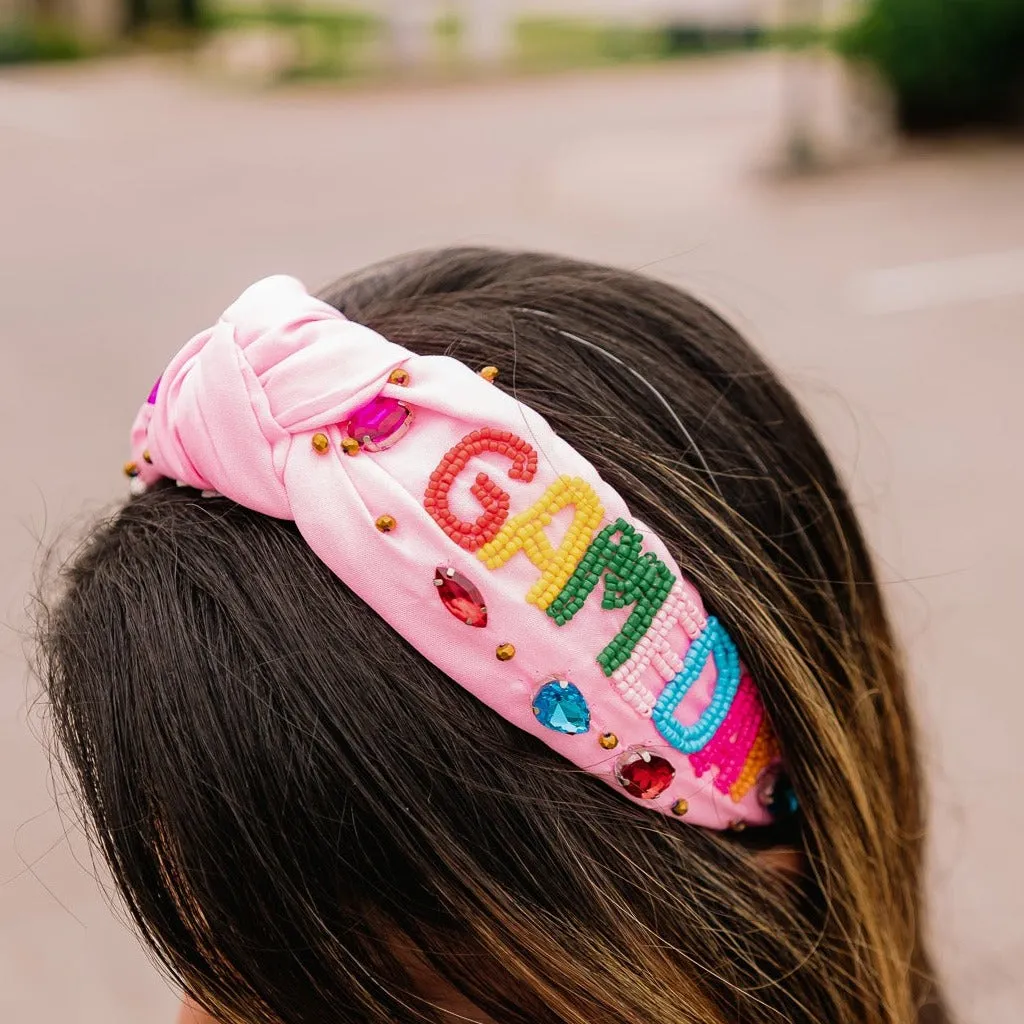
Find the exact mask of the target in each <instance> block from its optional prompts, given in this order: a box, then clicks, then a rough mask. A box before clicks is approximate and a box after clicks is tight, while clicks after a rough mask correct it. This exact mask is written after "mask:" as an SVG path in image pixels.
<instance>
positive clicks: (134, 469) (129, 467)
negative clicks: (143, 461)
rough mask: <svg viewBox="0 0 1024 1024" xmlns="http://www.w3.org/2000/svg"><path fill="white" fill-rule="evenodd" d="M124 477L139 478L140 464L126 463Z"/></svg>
mask: <svg viewBox="0 0 1024 1024" xmlns="http://www.w3.org/2000/svg"><path fill="white" fill-rule="evenodd" d="M124 475H125V476H138V475H139V464H138V463H137V462H126V463H125V464H124Z"/></svg>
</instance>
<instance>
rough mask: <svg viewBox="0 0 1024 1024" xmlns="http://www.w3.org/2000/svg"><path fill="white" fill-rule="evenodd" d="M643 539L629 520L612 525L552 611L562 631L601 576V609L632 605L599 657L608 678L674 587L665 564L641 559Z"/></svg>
mask: <svg viewBox="0 0 1024 1024" xmlns="http://www.w3.org/2000/svg"><path fill="white" fill-rule="evenodd" d="M643 539H644V538H643V534H640V533H637V532H636V530H635V529H634V528H633V527H632V526H630V525H629V523H627V522H626V520H625V519H616V520H615V522H614V523H610V524H609V525H608V526H606V527H605V528H604V529H603V530H601V532H600V533H598V534H597V536H596V537H594V539H593V540H592V541H591V542H590V546H589V547H588V548H587V550H586V552H585V554H584V555H583V557H582V558H581V559H580V564H579V565H577V566H576V571H575V572H574V573H573V574H572V576H570V577H569V579H568V580H567V581H566V584H565V586H564V587H562V589H561V591H560V592H559V594H558V597H556V598H555V599H554V601H552V602H551V604H550V605H549V606H548V615H550V616H551V618H553V619H554V620H555V622H557V623H558V625H560V626H564V625H565V623H567V622H568V621H569V620H570V619H571V618H572V617H573V616H574V615H575V614H576V613H577V612H578V611H579V610H580V609H581V608H582V607H583V605H584V604H585V603H586V600H587V598H588V597H589V596H590V594H591V593H592V592H593V590H594V588H595V587H596V586H597V584H598V583H599V582H600V581H601V577H602V576H603V577H604V597H603V598H602V600H601V607H602V608H626V607H628V606H629V605H633V610H632V612H630V615H629V618H628V619H626V621H625V622H624V623H623V625H622V629H621V630H620V631H619V632H618V634H617V635H616V636H615V637H614V638H613V640H612V642H611V643H610V644H608V646H607V647H606V648H605V649H604V650H603V651H602V652H601V653H600V654H599V655H598V656H597V663H598V664H599V665H600V666H601V668H602V669H603V670H604V674H605V675H606V676H610V675H611V674H612V673H613V672H614V671H615V670H616V669H617V668H618V667H619V666H620V665H622V664H624V663H625V662H626V661H627V660H628V659H629V656H630V654H632V653H633V648H634V647H636V645H637V643H638V642H639V641H640V639H641V637H643V635H644V634H645V633H646V632H647V630H648V629H649V628H650V626H651V623H652V622H653V621H654V616H655V615H657V614H658V609H659V608H660V607H661V606H662V605H663V604H664V603H665V598H666V597H667V596H668V592H669V591H670V590H671V589H672V584H673V583H675V576H674V575H673V574H672V572H671V570H670V569H669V568H668V566H666V565H665V563H664V562H662V561H661V560H660V559H659V558H658V557H657V556H656V555H653V554H651V552H649V551H648V552H647V553H646V554H644V553H642V545H643Z"/></svg>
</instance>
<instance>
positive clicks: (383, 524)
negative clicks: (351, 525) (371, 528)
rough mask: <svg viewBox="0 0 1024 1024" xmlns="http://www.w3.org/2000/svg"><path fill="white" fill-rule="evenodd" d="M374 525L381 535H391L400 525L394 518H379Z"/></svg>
mask: <svg viewBox="0 0 1024 1024" xmlns="http://www.w3.org/2000/svg"><path fill="white" fill-rule="evenodd" d="M374 525H375V526H376V527H377V529H378V530H380V532H381V533H390V532H391V531H392V530H393V529H394V528H395V527H396V526H397V525H398V522H397V521H396V519H395V517H394V516H378V517H377V522H376V523H375V524H374Z"/></svg>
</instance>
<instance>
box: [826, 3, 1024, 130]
mask: <svg viewBox="0 0 1024 1024" xmlns="http://www.w3.org/2000/svg"><path fill="white" fill-rule="evenodd" d="M837 44H838V48H839V50H840V52H841V53H843V54H845V55H847V56H849V57H852V58H855V59H861V60H865V61H868V62H869V63H871V64H873V65H874V66H875V67H876V68H877V69H878V70H879V72H880V73H881V74H882V76H883V77H884V78H885V79H886V80H887V81H888V82H889V83H890V85H891V86H892V89H893V92H894V94H895V97H896V103H897V108H898V111H899V115H900V120H901V123H902V125H903V126H904V128H905V129H907V130H908V131H922V130H935V129H943V128H952V127H958V126H962V125H970V124H984V123H994V122H1007V121H1011V120H1016V119H1020V118H1021V117H1022V115H1024V2H1022V0H869V3H868V5H867V9H866V11H865V12H864V14H863V16H862V17H861V19H860V20H859V21H856V22H854V23H853V24H852V25H850V26H848V27H847V28H846V29H845V30H843V31H842V32H840V34H839V36H838V39H837Z"/></svg>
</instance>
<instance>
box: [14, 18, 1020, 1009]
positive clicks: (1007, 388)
mask: <svg viewBox="0 0 1024 1024" xmlns="http://www.w3.org/2000/svg"><path fill="white" fill-rule="evenodd" d="M1022 128H1024V2H1022V0H462V2H461V3H455V2H451V3H442V2H428V0H351V2H349V0H337V2H334V0H281V2H278V3H270V4H268V3H265V2H263V0H0V282H2V283H0V344H2V346H3V370H2V372H0V427H2V437H3V439H4V440H3V441H2V443H0V458H2V470H3V472H2V479H3V481H4V489H3V494H4V497H5V500H4V502H3V507H2V510H0V598H2V601H3V622H4V624H5V629H4V630H3V632H2V633H0V1020H2V1021H4V1022H7V1021H11V1022H13V1021H38V1022H42V1024H58V1022H59V1024H66V1022H82V1024H100V1022H103V1024H142V1022H158V1021H168V1022H169V1021H171V1020H172V1018H173V1013H174V1005H175V1000H176V994H175V993H174V992H173V991H172V990H171V989H170V988H169V987H168V985H167V984H166V983H165V982H164V981H163V979H162V978H161V977H160V975H159V974H158V972H157V970H156V969H155V968H154V967H153V966H152V965H151V964H150V963H149V962H148V961H147V959H146V957H145V955H144V953H143V952H142V950H141V948H140V947H139V945H138V943H137V942H136V940H135V939H134V937H133V936H132V934H131V932H130V930H129V929H128V928H127V926H126V925H125V924H124V922H123V920H122V915H121V912H120V910H119V909H118V908H117V906H116V904H115V905H114V906H113V908H112V907H111V906H110V905H109V903H108V897H109V893H107V892H106V883H105V876H104V873H103V871H102V868H101V867H99V866H97V865H94V864H93V863H92V862H91V859H90V854H89V851H88V848H87V845H86V844H85V843H84V841H83V839H82V835H81V830H80V828H79V824H78V822H77V820H76V817H75V812H74V807H73V804H72V803H71V802H70V801H69V799H68V796H67V794H66V793H65V792H64V787H63V784H62V783H61V782H60V780H59V779H56V780H55V779H52V778H51V777H50V775H49V773H48V764H47V759H46V754H45V746H46V742H47V733H46V715H45V707H41V706H40V704H39V701H38V689H37V686H36V684H35V682H34V681H33V680H32V678H31V676H30V673H29V671H28V668H27V667H26V635H27V631H28V629H29V622H30V617H31V608H28V610H26V598H25V595H26V592H28V591H29V590H30V587H31V581H32V579H33V574H34V573H35V572H36V571H37V568H38V564H39V560H40V557H41V550H43V548H42V547H41V545H49V544H52V543H54V542H55V541H60V540H61V538H64V539H63V541H61V543H62V545H63V547H65V548H66V547H67V545H68V543H69V542H70V540H73V538H74V536H75V533H76V531H77V530H79V529H81V527H82V525H83V524H85V523H87V522H88V521H89V519H90V517H92V516H94V515H95V514H97V513H98V512H99V511H100V510H102V509H103V508H106V507H109V506H110V504H111V502H113V501H115V500H117V499H119V498H121V497H123V496H125V495H126V491H127V488H126V481H125V480H124V478H123V477H122V476H121V475H120V467H121V465H122V461H123V459H124V457H125V454H126V441H127V429H128V425H129V423H130V422H131V418H132V416H133V414H134V412H135V410H136V409H137V407H138V404H139V402H140V401H141V400H142V399H143V398H144V397H145V395H146V393H147V392H148V389H149V386H150V385H151V383H152V381H153V379H154V377H155V376H156V375H157V374H158V373H159V371H160V370H161V369H162V367H163V365H164V362H165V361H166V359H167V358H168V357H169V355H170V354H171V353H172V351H174V350H175V349H176V348H177V346H178V345H179V344H180V343H181V342H182V341H183V339H185V338H187V337H188V336H190V335H191V334H192V333H194V332H195V331H196V330H198V329H199V328H201V327H202V326H204V325H206V324H207V323H208V322H209V321H211V320H212V319H213V318H214V317H216V315H217V314H218V313H219V312H220V310H221V309H222V308H223V307H224V306H225V305H226V304H227V303H228V302H229V301H230V300H231V299H232V298H233V297H234V296H235V295H236V294H237V293H238V292H239V291H240V290H241V289H242V288H243V287H244V286H245V285H246V284H248V283H250V282H251V281H252V280H254V279H255V278H257V277H259V276H262V275H265V274H268V273H272V272H288V273H293V274H296V275H298V276H300V277H302V278H304V279H305V281H306V282H307V284H308V285H310V286H311V287H316V286H319V285H321V284H323V283H325V282H327V281H328V280H329V279H331V278H333V277H334V276H336V275H339V274H341V273H343V272H346V271H348V270H351V269H354V268H356V267H358V266H360V265H362V264H365V263H367V262H370V261H373V260H377V259H380V258H383V257H386V256H389V255H392V254H395V253H397V252H401V251H406V250H410V249H416V248H420V247H425V246H438V245H448V244H491V245H499V246H510V247H530V248H539V249H550V250H556V251H559V252H563V253H567V254H571V255H577V256H581V257H586V258H590V259H594V260H602V261H607V262H611V263H614V264H617V265H620V266H625V267H630V268H634V269H640V270H643V271H644V272H646V273H650V274H653V275H655V276H657V277H661V278H664V279H666V280H668V281H671V282H673V283H675V284H678V285H681V286H683V287H685V288H688V289H690V290H692V291H693V292H695V293H697V294H698V295H699V296H701V297H702V298H704V299H705V300H707V301H708V302H710V303H711V304H713V305H714V306H715V307H716V308H718V309H719V310H721V311H722V312H723V313H725V314H726V315H727V316H728V317H729V318H730V319H732V320H733V321H734V322H735V323H736V324H737V325H738V326H739V327H740V328H741V329H742V330H743V331H745V332H746V333H747V334H748V336H749V337H750V338H751V339H752V340H753V341H754V342H755V343H756V344H757V345H758V346H759V347H760V348H761V349H762V350H763V351H764V352H765V354H766V355H767V356H768V358H769V359H770V360H771V361H772V362H773V363H774V365H775V366H776V367H777V368H778V369H779V371H780V373H781V374H782V375H783V377H784V378H785V379H786V381H787V382H788V383H789V385H790V386H791V387H792V388H793V389H794V391H795V392H796V394H797V395H798V397H799V398H800V400H801V401H802V402H803V404H804V406H805V407H806V408H807V410H808V411H809V412H810V414H811V415H812V417H813V418H814V420H815V422H816V424H817V425H818V427H819V429H820V430H821V432H822V433H823V435H824V437H825V439H826V442H827V444H828V446H829V448H830V450H831V451H832V453H833V456H834V458H835V460H836V462H837V464H838V466H839V468H840V471H841V472H842V474H843V475H844V477H845V479H846V480H847V482H848V484H849V486H850V488H851V489H852V492H853V494H854V497H855V500H856V503H857V506H858V508H859V510H860V513H861V516H862V519H863V521H864V524H865V527H866V529H867V532H868V535H869V538H870V541H871V544H872V547H873V549H874V551H875V553H876V557H877V559H878V563H879V568H880V574H881V576H882V578H883V579H884V581H885V586H886V591H887V594H888V597H889V600H890V603H891V606H892V609H893V612H894V614H895V617H896V619H897V622H898V626H899V629H900V632H901V635H902V638H903V641H904V644H905V646H906V651H907V657H908V660H909V663H910V667H911V671H912V676H913V683H914V690H915V696H916V700H917V705H918V708H919V712H920V721H921V728H922V732H923V735H924V743H925V748H924V749H925V757H926V761H927V767H928V772H929V778H930V781H931V795H930V800H931V806H932V826H931V834H930V851H931V862H930V873H929V888H930V893H931V912H932V917H931V924H930V927H931V930H932V931H933V933H934V936H935V949H936V953H937V955H938V959H939V963H940V966H941V969H942V971H943V974H944V978H945V981H946V983H947V986H948V990H949V993H950V995H951V997H952V1000H953V1003H954V1006H955V1007H956V1009H957V1010H958V1011H959V1013H960V1015H961V1019H962V1020H963V1021H965V1022H982V1021H984V1022H985V1024H1019V1021H1021V1020H1022V1019H1024V982H1022V981H1021V977H1022V975H1021V970H1020V966H1019V965H1020V963H1021V962H1022V960H1024V886H1022V885H1021V884H1020V881H1019V864H1020V848H1021V842H1022V840H1024V809H1022V803H1021V802H1019V801H1018V800H1017V799H1016V797H1014V795H1013V794H1014V792H1016V790H1017V787H1019V786H1020V784H1021V782H1022V778H1021V774H1022V773H1021V770H1020V767H1019V765H1020V761H1019V752H1018V746H1019V735H1020V730H1019V729H1018V726H1017V723H1018V722H1020V721H1021V720H1022V716H1024V689H1022V687H1021V682H1022V680H1021V673H1020V670H1019V668H1018V667H1017V661H1018V657H1017V654H1016V651H1015V649H1014V646H1013V645H1014V643H1015V642H1016V640H1017V639H1018V638H1019V636H1020V622H1019V617H1020V616H1021V615H1022V613H1024V600H1022V597H1024V594H1022V586H1021V578H1022V571H1024V541H1022V531H1021V528H1020V502H1021V498H1022V494H1024V490H1022V486H1021V472H1020V456H1019V449H1020V445H1021V444H1022V442H1024V429H1022V428H1024V412H1022V404H1024V403H1022V402H1021V398H1020V390H1021V379H1022V374H1024V337H1022V323H1024V148H1022V146H1021V137H1022V135H1021V131H1022ZM69 523H70V526H69V525H68V524H69ZM69 531H70V532H69ZM69 538H70V540H69ZM55 801H56V802H57V803H59V804H60V805H61V808H62V810H61V811H58V810H57V809H56V808H55Z"/></svg>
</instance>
